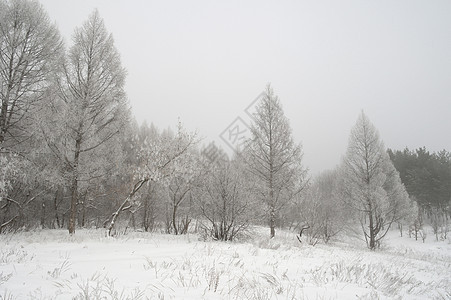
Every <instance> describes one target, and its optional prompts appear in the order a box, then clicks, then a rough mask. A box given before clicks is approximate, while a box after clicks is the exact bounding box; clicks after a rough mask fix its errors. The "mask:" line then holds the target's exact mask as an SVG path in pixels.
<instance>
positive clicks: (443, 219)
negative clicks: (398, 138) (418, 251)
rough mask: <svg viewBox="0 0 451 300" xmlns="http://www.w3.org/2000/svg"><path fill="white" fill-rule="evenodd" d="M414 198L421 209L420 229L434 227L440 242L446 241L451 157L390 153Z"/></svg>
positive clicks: (419, 151) (423, 150) (415, 152)
mask: <svg viewBox="0 0 451 300" xmlns="http://www.w3.org/2000/svg"><path fill="white" fill-rule="evenodd" d="M388 154H389V155H390V158H391V160H392V161H393V164H394V165H395V167H396V169H397V170H398V171H399V174H400V177H401V180H402V182H403V183H404V186H405V187H406V190H407V192H408V193H409V195H410V197H411V198H412V199H414V200H415V201H416V203H417V204H418V207H419V209H420V210H419V216H418V219H417V221H416V223H417V225H416V226H421V225H422V224H423V223H424V221H425V220H426V221H428V223H429V224H431V225H432V228H433V230H434V234H435V236H436V239H437V240H438V239H439V238H440V237H441V238H446V235H447V232H448V230H449V228H448V227H449V224H448V223H449V219H450V218H451V153H450V152H448V151H446V150H442V151H439V152H434V153H430V152H429V151H428V150H427V149H426V148H425V147H423V148H418V149H416V150H409V149H408V148H406V149H404V150H402V151H401V150H396V151H395V150H391V149H388Z"/></svg>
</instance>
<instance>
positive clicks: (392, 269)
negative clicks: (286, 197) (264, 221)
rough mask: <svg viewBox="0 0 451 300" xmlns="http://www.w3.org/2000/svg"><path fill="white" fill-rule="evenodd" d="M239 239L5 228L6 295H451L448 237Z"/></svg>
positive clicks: (1, 280)
mask: <svg viewBox="0 0 451 300" xmlns="http://www.w3.org/2000/svg"><path fill="white" fill-rule="evenodd" d="M266 231H267V230H266V229H265V231H264V232H261V233H258V234H256V235H254V236H255V237H254V238H253V239H252V240H248V241H247V242H241V243H223V242H215V241H207V242H205V241H201V240H199V238H198V237H197V236H196V235H187V236H171V235H164V234H148V233H129V234H127V235H122V236H119V237H117V238H106V237H105V232H104V231H103V230H78V231H77V232H76V235H75V236H74V237H70V236H68V234H67V231H66V230H43V231H37V232H23V233H18V234H14V235H13V234H7V235H0V299H74V298H75V299H451V241H449V240H448V241H441V242H435V239H434V237H433V236H432V235H430V236H428V239H427V240H426V243H424V244H423V243H422V242H420V241H415V240H414V239H409V238H408V237H402V238H401V237H399V233H398V232H397V231H393V232H390V233H389V237H388V238H387V239H386V241H385V243H384V245H383V249H381V250H378V251H375V252H371V251H369V250H367V249H366V248H365V245H364V242H362V241H358V240H351V239H349V238H348V239H347V240H348V241H347V242H346V243H344V242H342V243H339V242H333V243H331V244H330V245H324V244H318V245H316V246H315V247H312V246H309V245H307V244H303V245H301V244H299V242H298V241H297V240H296V238H295V235H294V234H293V233H287V232H281V231H278V232H277V234H278V236H277V237H276V238H275V239H273V240H268V239H267V238H266V234H267V232H266Z"/></svg>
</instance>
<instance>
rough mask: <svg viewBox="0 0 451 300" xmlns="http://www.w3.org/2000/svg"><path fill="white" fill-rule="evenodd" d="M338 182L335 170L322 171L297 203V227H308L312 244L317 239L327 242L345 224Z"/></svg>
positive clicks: (307, 231) (309, 240)
mask: <svg viewBox="0 0 451 300" xmlns="http://www.w3.org/2000/svg"><path fill="white" fill-rule="evenodd" d="M338 184H339V174H338V171H337V170H333V171H327V172H323V173H321V174H320V175H318V176H317V177H316V178H315V180H314V182H313V184H312V186H311V187H309V189H308V191H307V193H306V195H305V196H304V197H303V199H302V200H301V201H300V203H299V210H298V211H299V214H300V219H299V221H300V223H299V224H298V226H297V227H299V228H302V227H305V226H307V227H308V229H306V233H307V235H308V242H309V243H310V244H312V245H314V244H316V243H317V242H318V241H319V239H322V240H323V241H324V242H325V243H327V242H329V240H330V239H331V238H332V237H334V236H335V235H337V234H338V233H339V232H341V231H342V230H343V229H344V227H345V225H346V216H345V214H346V212H345V208H344V207H343V206H344V205H343V202H342V200H341V198H340V195H339V186H338Z"/></svg>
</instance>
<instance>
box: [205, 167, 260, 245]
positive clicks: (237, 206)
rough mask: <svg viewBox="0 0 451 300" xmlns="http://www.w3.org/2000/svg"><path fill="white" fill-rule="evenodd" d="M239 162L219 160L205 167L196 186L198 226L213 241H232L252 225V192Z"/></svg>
mask: <svg viewBox="0 0 451 300" xmlns="http://www.w3.org/2000/svg"><path fill="white" fill-rule="evenodd" d="M249 183H250V181H249V180H248V178H246V171H245V170H244V166H243V164H242V162H241V161H240V160H238V159H234V160H231V161H229V160H228V159H227V160H226V159H221V160H220V161H217V162H214V163H212V164H211V165H209V166H208V172H207V173H206V174H205V176H204V179H203V183H202V185H200V186H199V190H200V193H199V203H198V205H199V208H200V214H201V218H202V220H201V225H202V228H203V230H204V231H205V234H206V235H207V236H209V237H211V238H213V239H215V240H223V241H231V240H233V239H235V238H236V237H237V236H238V235H239V234H240V233H242V232H243V231H245V230H246V229H247V227H248V226H249V224H250V221H251V218H252V216H251V214H250V210H251V207H252V206H251V204H252V203H251V202H252V199H253V197H252V194H251V192H252V189H251V186H250V184H249Z"/></svg>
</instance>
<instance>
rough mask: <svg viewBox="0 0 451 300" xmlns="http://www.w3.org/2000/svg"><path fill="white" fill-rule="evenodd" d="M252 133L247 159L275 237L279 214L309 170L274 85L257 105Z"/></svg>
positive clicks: (295, 192) (301, 183)
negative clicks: (258, 182) (304, 167)
mask: <svg viewBox="0 0 451 300" xmlns="http://www.w3.org/2000/svg"><path fill="white" fill-rule="evenodd" d="M251 132H252V139H251V140H250V141H249V143H248V144H247V148H246V157H247V162H248V166H249V170H250V172H252V173H253V174H254V175H255V176H256V177H257V178H258V179H259V181H260V188H259V191H258V192H259V195H260V197H261V199H262V200H263V202H264V203H265V204H266V206H267V213H268V215H269V228H270V236H271V237H274V236H275V227H276V220H277V215H278V213H279V211H280V209H281V208H282V207H283V206H284V205H286V204H287V203H288V202H289V200H290V199H292V198H293V197H294V196H295V195H297V194H299V192H300V191H301V190H302V188H303V185H304V182H305V181H304V178H305V175H306V171H305V170H304V169H303V168H302V166H301V160H302V150H301V146H300V145H296V144H295V143H294V141H293V137H292V134H291V128H290V125H289V121H288V119H287V117H286V116H285V115H284V112H283V109H282V105H281V104H280V101H279V99H278V97H277V96H276V95H274V92H273V89H272V88H271V86H270V85H268V86H267V87H266V90H265V93H264V96H263V98H262V99H261V100H260V102H259V103H258V105H257V107H256V112H255V113H254V122H253V124H252V127H251Z"/></svg>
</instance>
